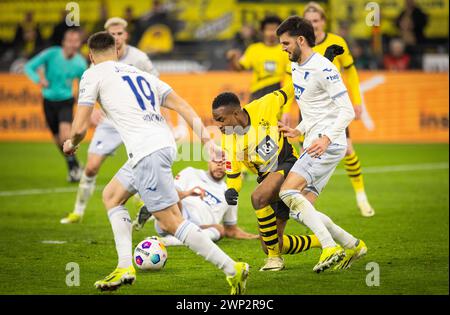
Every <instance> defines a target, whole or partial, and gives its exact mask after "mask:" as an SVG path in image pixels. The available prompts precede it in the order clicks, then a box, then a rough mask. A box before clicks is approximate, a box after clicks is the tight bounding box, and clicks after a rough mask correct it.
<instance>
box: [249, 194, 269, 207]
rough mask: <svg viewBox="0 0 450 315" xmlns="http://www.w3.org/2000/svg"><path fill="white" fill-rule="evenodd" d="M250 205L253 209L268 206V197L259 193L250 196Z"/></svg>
mask: <svg viewBox="0 0 450 315" xmlns="http://www.w3.org/2000/svg"><path fill="white" fill-rule="evenodd" d="M251 199H252V205H253V208H254V209H261V208H264V207H266V206H268V205H269V201H270V200H269V197H268V196H267V195H264V194H261V193H259V192H254V193H253V194H252V198H251Z"/></svg>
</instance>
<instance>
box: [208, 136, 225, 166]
mask: <svg viewBox="0 0 450 315" xmlns="http://www.w3.org/2000/svg"><path fill="white" fill-rule="evenodd" d="M205 149H206V150H207V152H208V154H209V159H210V160H211V161H215V162H219V161H223V160H224V159H225V152H224V151H223V150H222V148H221V147H220V146H218V145H217V144H216V143H215V142H214V140H209V141H208V142H206V143H205Z"/></svg>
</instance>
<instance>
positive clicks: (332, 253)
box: [313, 245, 345, 273]
mask: <svg viewBox="0 0 450 315" xmlns="http://www.w3.org/2000/svg"><path fill="white" fill-rule="evenodd" d="M344 257H345V251H344V249H343V248H342V247H341V246H339V245H336V246H334V247H327V248H324V249H322V254H321V255H320V259H319V262H318V263H317V264H316V265H315V266H314V268H313V271H315V272H317V273H320V272H322V271H325V270H327V269H329V268H331V267H333V266H334V265H335V264H337V263H338V262H340V261H341V260H342V259H344Z"/></svg>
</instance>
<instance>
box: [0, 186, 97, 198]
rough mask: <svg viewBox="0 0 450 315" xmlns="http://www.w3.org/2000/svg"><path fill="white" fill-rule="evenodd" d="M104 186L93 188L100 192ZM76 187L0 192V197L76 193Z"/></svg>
mask: <svg viewBox="0 0 450 315" xmlns="http://www.w3.org/2000/svg"><path fill="white" fill-rule="evenodd" d="M103 187H104V186H98V187H95V190H101V189H103ZM77 190H78V187H57V188H44V189H24V190H6V191H0V197H11V196H30V195H45V194H60V193H72V192H76V191H77Z"/></svg>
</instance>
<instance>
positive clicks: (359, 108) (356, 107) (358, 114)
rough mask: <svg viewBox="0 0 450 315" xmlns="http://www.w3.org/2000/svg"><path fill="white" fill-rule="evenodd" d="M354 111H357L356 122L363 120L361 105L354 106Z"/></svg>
mask: <svg viewBox="0 0 450 315" xmlns="http://www.w3.org/2000/svg"><path fill="white" fill-rule="evenodd" d="M353 109H354V111H355V120H358V119H360V118H361V114H362V106H361V105H355V106H353Z"/></svg>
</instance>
